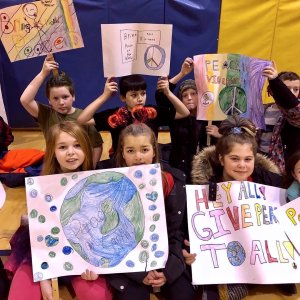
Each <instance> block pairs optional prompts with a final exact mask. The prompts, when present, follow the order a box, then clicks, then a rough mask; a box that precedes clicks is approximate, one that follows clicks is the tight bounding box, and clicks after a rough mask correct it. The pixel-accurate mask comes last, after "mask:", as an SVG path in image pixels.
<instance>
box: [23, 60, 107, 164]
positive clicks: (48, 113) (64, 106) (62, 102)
mask: <svg viewBox="0 0 300 300" xmlns="http://www.w3.org/2000/svg"><path fill="white" fill-rule="evenodd" d="M58 67H59V65H58V63H57V62H56V61H55V60H54V59H53V55H52V54H48V55H47V56H46V58H45V61H44V64H43V67H42V70H41V71H40V73H39V74H37V76H36V77H35V78H34V79H33V80H32V81H31V82H30V83H29V85H28V86H27V88H26V89H25V90H24V92H23V94H22V95H21V98H20V101H21V104H22V105H23V107H24V108H25V109H26V110H27V112H28V113H29V114H30V115H31V116H33V118H34V119H35V120H37V122H38V124H39V126H40V127H41V130H42V131H43V134H44V136H45V138H47V136H48V131H49V128H50V127H51V126H52V125H54V124H56V123H59V122H61V121H76V119H77V118H78V116H79V114H80V112H81V109H79V108H75V107H73V102H74V101H75V92H74V85H73V82H72V80H71V79H70V78H69V77H68V76H67V74H65V73H63V72H60V73H59V74H57V75H54V74H53V76H51V77H50V78H49V80H48V81H47V82H46V96H47V98H48V101H49V104H50V105H45V104H42V103H40V102H38V101H36V100H35V99H34V98H35V96H36V94H37V92H38V90H39V88H40V87H41V85H42V84H43V82H44V81H45V80H46V78H47V76H48V75H49V74H50V72H51V71H54V72H55V71H56V72H57V73H58ZM86 129H87V132H88V135H89V138H90V140H91V143H92V146H93V161H94V166H95V165H96V163H97V162H98V161H99V160H100V157H101V154H102V143H103V141H102V138H101V136H100V134H99V133H98V132H97V131H96V129H95V128H94V126H88V127H87V128H86Z"/></svg>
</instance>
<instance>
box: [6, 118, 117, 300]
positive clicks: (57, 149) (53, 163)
mask: <svg viewBox="0 0 300 300" xmlns="http://www.w3.org/2000/svg"><path fill="white" fill-rule="evenodd" d="M91 169H93V159H92V146H91V144H90V141H89V138H88V135H87V133H86V131H85V129H84V128H82V127H81V126H80V125H78V124H77V123H75V122H71V121H65V122H61V123H57V124H55V125H53V126H52V127H51V128H50V130H49V132H48V135H47V140H46V153H45V159H44V165H43V170H42V175H51V174H59V173H69V172H76V171H86V170H91ZM11 246H12V254H11V255H10V257H9V259H8V261H7V262H6V264H5V268H6V269H7V270H8V271H9V272H10V274H13V278H12V283H11V288H10V291H9V296H8V299H9V300H19V299H20V300H40V299H44V300H52V299H53V295H52V287H51V280H43V281H41V282H33V278H32V266H31V251H30V241H29V228H28V222H27V224H22V226H21V227H20V228H19V229H18V230H17V232H16V233H15V235H14V236H13V238H12V240H11ZM70 280H71V283H72V285H73V288H74V290H75V293H76V297H77V299H78V300H90V299H102V300H111V293H110V290H109V288H108V286H107V284H106V280H105V278H103V277H102V276H98V275H97V274H95V273H94V272H92V271H89V270H86V272H85V273H83V274H82V275H81V277H80V276H72V277H71V279H70Z"/></svg>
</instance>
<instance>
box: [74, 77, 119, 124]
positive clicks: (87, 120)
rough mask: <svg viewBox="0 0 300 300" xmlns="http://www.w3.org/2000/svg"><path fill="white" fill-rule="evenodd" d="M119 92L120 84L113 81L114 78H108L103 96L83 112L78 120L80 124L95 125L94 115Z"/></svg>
mask: <svg viewBox="0 0 300 300" xmlns="http://www.w3.org/2000/svg"><path fill="white" fill-rule="evenodd" d="M117 91H118V84H117V83H116V82H115V81H112V78H107V80H106V83H105V87H104V91H103V93H102V95H100V96H99V97H98V98H97V99H95V100H94V101H93V102H92V103H91V104H89V105H88V106H87V107H86V108H85V109H84V110H83V111H82V112H81V114H80V115H79V117H78V118H77V122H78V123H80V124H89V125H95V120H94V119H93V116H94V114H95V113H96V111H97V110H98V109H99V108H100V107H101V106H102V105H103V104H104V103H105V102H106V101H107V100H108V99H109V97H110V96H111V95H112V94H113V93H115V92H117Z"/></svg>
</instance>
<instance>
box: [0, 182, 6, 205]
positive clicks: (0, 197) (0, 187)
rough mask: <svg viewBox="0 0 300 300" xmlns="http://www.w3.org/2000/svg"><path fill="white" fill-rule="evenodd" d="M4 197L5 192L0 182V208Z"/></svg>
mask: <svg viewBox="0 0 300 300" xmlns="http://www.w3.org/2000/svg"><path fill="white" fill-rule="evenodd" d="M5 199H6V193H5V190H4V187H3V185H2V183H1V182H0V208H2V206H3V204H4V202H5Z"/></svg>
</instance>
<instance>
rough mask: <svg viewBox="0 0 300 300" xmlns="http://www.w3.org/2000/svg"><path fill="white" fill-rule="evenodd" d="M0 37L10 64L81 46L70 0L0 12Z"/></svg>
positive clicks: (44, 1) (48, 1) (41, 2)
mask: <svg viewBox="0 0 300 300" xmlns="http://www.w3.org/2000/svg"><path fill="white" fill-rule="evenodd" d="M0 25H1V26H0V37H1V41H2V43H3V46H4V48H5V50H6V52H7V54H8V56H9V59H10V61H11V62H14V61H17V60H22V59H27V58H31V57H36V56H41V55H46V54H48V53H51V52H52V53H54V52H60V51H65V50H70V49H75V48H81V47H83V41H82V37H81V33H80V28H79V25H78V20H77V17H76V13H75V9H74V5H73V1H72V0H41V1H35V2H28V3H24V4H20V5H14V6H10V7H6V8H3V9H1V10H0Z"/></svg>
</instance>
